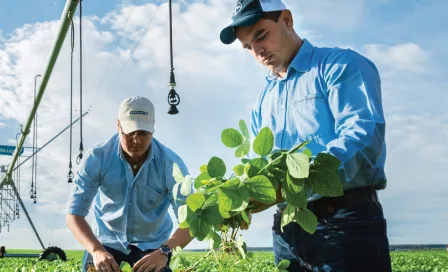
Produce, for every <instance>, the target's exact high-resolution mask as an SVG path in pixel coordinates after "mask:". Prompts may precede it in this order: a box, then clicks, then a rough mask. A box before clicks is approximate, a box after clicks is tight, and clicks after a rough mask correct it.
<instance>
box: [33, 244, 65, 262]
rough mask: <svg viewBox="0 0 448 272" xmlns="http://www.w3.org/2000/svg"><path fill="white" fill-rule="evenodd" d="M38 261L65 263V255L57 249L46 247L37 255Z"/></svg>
mask: <svg viewBox="0 0 448 272" xmlns="http://www.w3.org/2000/svg"><path fill="white" fill-rule="evenodd" d="M39 260H40V261H42V260H47V261H50V262H51V261H56V260H62V261H64V262H65V261H67V255H65V252H64V251H63V250H62V249H60V248H59V247H54V246H52V247H47V248H46V249H45V250H44V251H42V252H41V253H40V255H39Z"/></svg>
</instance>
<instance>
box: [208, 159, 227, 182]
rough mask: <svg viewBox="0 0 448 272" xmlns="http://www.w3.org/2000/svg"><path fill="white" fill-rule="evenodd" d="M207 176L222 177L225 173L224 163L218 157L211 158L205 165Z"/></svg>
mask: <svg viewBox="0 0 448 272" xmlns="http://www.w3.org/2000/svg"><path fill="white" fill-rule="evenodd" d="M207 169H208V174H209V175H210V176H211V177H212V178H219V177H223V176H224V175H225V173H226V165H225V163H224V161H223V160H222V159H220V158H218V157H212V158H211V159H210V161H209V162H208V165H207Z"/></svg>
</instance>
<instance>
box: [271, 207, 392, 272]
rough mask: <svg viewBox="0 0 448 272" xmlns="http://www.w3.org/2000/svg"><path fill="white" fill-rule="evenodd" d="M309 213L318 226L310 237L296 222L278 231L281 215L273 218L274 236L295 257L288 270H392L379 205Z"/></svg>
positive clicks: (376, 271)
mask: <svg viewBox="0 0 448 272" xmlns="http://www.w3.org/2000/svg"><path fill="white" fill-rule="evenodd" d="M311 210H312V211H313V209H312V208H311ZM313 212H314V213H315V214H316V215H317V218H318V225H317V230H316V232H315V233H314V234H312V235H311V234H309V233H308V232H306V231H304V230H303V229H302V228H301V227H300V226H299V225H298V224H297V223H296V222H292V223H290V224H288V225H287V226H285V227H284V228H283V230H284V232H281V230H280V219H281V212H280V211H278V212H277V214H275V215H274V226H273V231H274V233H275V234H277V235H279V236H280V237H281V238H282V239H283V240H284V241H285V242H287V243H288V244H289V245H290V246H291V248H292V249H291V250H292V251H293V254H294V255H295V256H296V257H297V258H296V259H295V260H292V262H291V265H290V267H289V269H288V271H325V272H327V271H338V272H339V271H346V272H352V271H356V272H358V271H364V272H370V271H371V272H388V271H392V270H391V261H390V254H389V242H388V238H387V228H386V220H385V219H384V215H383V209H382V206H381V204H380V203H379V202H370V203H363V204H359V205H352V206H348V207H345V208H338V209H334V210H332V211H331V213H327V214H325V213H324V214H320V211H319V210H315V211H313Z"/></svg>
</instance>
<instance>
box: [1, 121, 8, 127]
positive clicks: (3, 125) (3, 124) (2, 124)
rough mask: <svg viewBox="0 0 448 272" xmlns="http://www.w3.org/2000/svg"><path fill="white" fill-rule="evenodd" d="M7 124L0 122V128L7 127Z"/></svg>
mask: <svg viewBox="0 0 448 272" xmlns="http://www.w3.org/2000/svg"><path fill="white" fill-rule="evenodd" d="M7 126H8V125H7V124H5V123H3V122H0V128H3V127H7Z"/></svg>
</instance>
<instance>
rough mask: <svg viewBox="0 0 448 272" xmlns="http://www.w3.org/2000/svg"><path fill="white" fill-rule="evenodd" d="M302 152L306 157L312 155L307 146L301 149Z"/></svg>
mask: <svg viewBox="0 0 448 272" xmlns="http://www.w3.org/2000/svg"><path fill="white" fill-rule="evenodd" d="M302 153H303V154H305V155H307V156H308V158H311V156H313V153H312V152H311V150H309V149H308V148H305V149H303V152H302Z"/></svg>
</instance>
